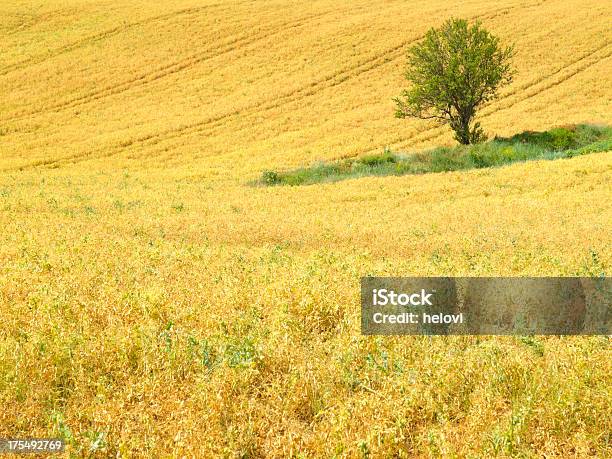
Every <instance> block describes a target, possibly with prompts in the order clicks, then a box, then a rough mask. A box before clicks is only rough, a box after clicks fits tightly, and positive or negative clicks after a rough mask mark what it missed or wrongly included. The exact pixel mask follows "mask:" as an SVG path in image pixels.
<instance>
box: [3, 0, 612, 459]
mask: <svg viewBox="0 0 612 459" xmlns="http://www.w3.org/2000/svg"><path fill="white" fill-rule="evenodd" d="M611 15H612V6H611V5H610V4H609V2H603V1H599V0H591V1H580V2H579V1H576V0H567V1H560V0H549V1H545V0H533V1H528V0H521V1H518V0H517V1H504V2H487V1H484V0H470V1H465V2H457V1H453V2H448V1H439V0H437V1H425V0H420V1H413V2H406V1H395V0H386V1H376V2H375V1H372V0H369V1H367V2H366V1H361V0H353V1H350V2H339V1H328V0H322V1H312V2H301V1H300V2H298V1H292V0H272V1H265V2H264V1H247V0H236V1H220V0H217V1H210V0H180V1H179V0H166V1H164V2H146V1H136V0H105V1H92V0H88V1H85V0H62V1H60V0H48V1H46V2H34V1H31V0H3V1H2V6H1V7H0V18H1V20H0V36H1V40H0V228H1V230H2V231H1V234H0V314H1V316H0V317H1V318H2V320H1V321H0V406H1V409H0V438H2V437H25V436H39V437H47V436H63V437H64V438H65V439H66V440H67V441H68V453H67V455H68V454H69V455H71V456H75V457H81V456H83V457H89V456H95V457H111V456H112V457H133V456H135V457H155V458H157V457H216V456H222V457H304V458H305V457H334V456H337V457H376V458H377V457H489V456H505V457H515V456H516V457H544V456H545V457H586V456H593V457H605V456H608V455H612V438H611V437H610V432H611V431H612V411H611V410H610V400H611V397H612V393H611V392H612V384H611V383H612V381H611V376H610V375H612V368H611V365H610V362H611V359H610V357H611V355H610V352H611V347H610V342H609V339H608V338H606V337H589V338H586V337H581V338H555V337H550V338H541V337H540V338H538V337H536V338H533V339H521V338H514V337H508V338H477V337H433V338H427V337H391V338H382V337H367V338H366V337H362V336H361V335H360V330H359V317H360V316H359V314H360V309H359V308H360V306H359V278H360V277H361V276H364V275H374V274H376V275H398V276H399V275H468V276H474V275H517V276H518V275H545V276H547V275H599V274H601V273H602V272H606V273H609V271H610V266H611V263H612V240H611V238H610V226H611V223H612V206H611V205H610V202H611V201H612V199H611V198H612V196H611V192H610V183H611V179H612V157H611V156H610V153H609V152H605V153H598V154H592V155H586V156H582V157H577V158H573V159H569V160H559V161H548V162H543V161H534V162H528V163H523V164H515V165H512V166H509V167H505V168H500V169H488V170H478V171H470V172H460V173H444V174H428V175H423V176H404V177H386V178H362V179H355V180H347V181H343V182H338V183H335V184H323V185H313V186H306V187H270V188H264V187H250V186H247V183H248V182H249V181H251V180H253V179H255V178H257V177H259V176H260V174H261V172H262V171H263V170H265V169H285V168H291V167H295V166H302V165H308V164H311V163H312V162H314V161H317V160H322V159H335V158H340V157H347V156H355V155H361V154H365V153H368V152H370V153H372V152H381V151H382V149H383V148H384V147H385V146H390V147H391V148H392V149H394V150H398V149H399V150H401V149H420V148H425V147H431V146H435V145H440V144H451V143H452V140H451V135H450V132H449V130H448V129H447V128H440V127H437V126H436V125H432V124H428V123H426V122H419V121H407V120H398V119H395V118H393V103H392V101H391V98H392V97H393V96H395V95H397V94H399V92H400V91H401V89H402V88H403V87H404V80H403V77H402V73H403V68H404V65H405V52H406V50H407V48H408V47H409V46H410V45H411V44H412V43H415V42H416V41H417V40H418V39H420V38H421V37H422V36H423V34H424V33H425V32H426V30H427V29H428V28H430V27H432V26H438V25H440V24H441V23H442V22H443V21H444V20H445V19H447V18H448V17H451V16H455V17H459V16H460V17H465V18H468V19H480V20H481V21H482V22H483V24H484V25H485V26H486V27H487V28H489V29H490V30H491V31H492V32H493V33H495V34H497V35H499V36H500V37H502V38H503V39H504V40H505V41H507V42H514V43H515V44H516V50H517V55H516V58H515V65H516V68H517V75H516V78H515V81H514V82H513V83H512V85H510V86H508V87H507V88H504V89H503V90H502V93H501V97H500V99H499V100H497V101H495V102H493V103H491V104H489V105H488V106H487V107H485V108H484V109H483V111H482V113H481V122H482V124H483V126H484V128H485V129H486V131H487V132H488V133H489V134H490V135H496V134H497V135H510V134H514V133H517V132H521V131H523V130H527V129H531V130H538V129H547V128H550V127H552V126H557V125H562V124H566V123H578V122H592V123H606V124H610V123H611V122H612V109H611V107H612V105H611V102H612V91H611V89H610V88H612V77H611V76H610V75H612V72H611V70H612V60H611V55H612V30H611V29H610V17H611Z"/></svg>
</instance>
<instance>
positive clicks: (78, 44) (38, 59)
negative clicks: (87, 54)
mask: <svg viewBox="0 0 612 459" xmlns="http://www.w3.org/2000/svg"><path fill="white" fill-rule="evenodd" d="M241 3H247V2H241ZM221 5H223V4H222V3H217V4H214V5H205V6H199V7H192V8H185V9H182V10H178V11H174V12H172V13H165V14H161V15H159V16H153V17H150V18H146V19H142V20H140V21H136V22H132V23H129V24H124V25H121V26H117V27H113V28H112V29H109V30H105V31H103V32H99V33H97V34H94V35H90V36H88V37H85V38H82V39H80V40H77V41H75V42H72V43H69V44H67V45H64V46H60V47H59V48H56V49H54V50H51V51H49V52H48V53H47V54H44V55H42V56H33V57H31V58H29V59H26V60H24V61H20V62H16V63H15V64H11V65H7V66H4V67H3V68H1V69H0V77H1V76H5V75H7V74H9V73H11V72H14V71H16V70H21V69H23V68H26V67H29V66H31V65H36V64H40V63H42V62H45V61H47V60H49V59H53V58H55V57H58V56H61V55H62V54H66V53H69V52H71V51H74V50H77V49H79V48H83V47H85V46H88V45H91V44H94V43H97V42H99V41H102V40H104V39H106V38H110V37H113V36H115V35H118V34H120V33H122V32H125V31H127V30H130V29H132V28H134V27H139V26H142V25H146V24H150V23H153V22H157V21H164V20H167V19H172V18H175V17H178V16H183V15H191V14H196V13H199V12H201V11H205V10H208V9H211V8H214V7H216V6H221Z"/></svg>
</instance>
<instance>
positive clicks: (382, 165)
mask: <svg viewBox="0 0 612 459" xmlns="http://www.w3.org/2000/svg"><path fill="white" fill-rule="evenodd" d="M608 150H612V128H610V127H606V126H595V125H585V124H583V125H577V126H569V127H561V128H554V129H551V130H549V131H544V132H533V131H526V132H522V133H520V134H517V135H514V136H512V137H509V138H500V137H496V138H495V139H494V140H491V141H489V142H486V143H480V144H475V145H458V146H456V147H438V148H435V149H433V150H430V151H426V152H423V153H413V154H403V155H402V154H398V153H393V152H391V151H390V150H388V149H385V151H384V152H383V153H381V154H378V155H368V156H363V157H361V158H351V159H345V160H342V161H337V162H333V163H318V164H316V165H314V166H312V167H305V168H300V169H295V170H293V171H287V172H273V171H266V172H264V173H263V174H262V177H261V179H260V180H259V181H258V182H257V184H261V185H308V184H313V183H322V182H332V181H337V180H342V179H346V178H356V177H363V176H369V175H370V176H371V175H404V174H426V173H432V172H446V171H457V170H466V169H480V168H485V167H499V166H503V165H506V164H510V163H514V162H517V161H528V160H534V159H549V160H552V159H560V158H571V157H574V156H578V155H584V154H588V153H596V152H600V151H608ZM270 176H273V177H274V180H270V179H269V177H270Z"/></svg>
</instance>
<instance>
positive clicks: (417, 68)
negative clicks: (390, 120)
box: [393, 19, 514, 145]
mask: <svg viewBox="0 0 612 459" xmlns="http://www.w3.org/2000/svg"><path fill="white" fill-rule="evenodd" d="M513 56H514V48H513V47H512V46H508V47H502V46H501V45H500V43H499V39H498V38H497V37H495V36H493V35H491V34H490V33H489V32H488V31H487V30H485V29H484V28H483V27H482V26H481V24H480V23H479V22H476V23H475V24H473V25H469V24H468V22H467V21H466V20H464V19H450V20H448V21H446V22H445V23H444V25H443V26H442V27H441V28H440V29H430V30H429V31H428V32H427V34H426V35H425V39H424V40H423V41H422V42H421V43H419V44H417V45H415V46H413V47H412V48H411V49H410V50H409V52H408V69H407V70H406V74H405V76H406V79H407V80H408V81H409V82H410V83H411V87H410V88H409V89H407V90H404V91H403V92H402V94H401V95H400V96H399V97H396V98H395V99H393V100H394V101H395V103H396V104H397V107H396V111H395V116H396V117H397V118H406V117H415V118H420V119H435V120H438V121H439V122H441V123H442V124H449V125H450V127H451V128H452V129H453V131H455V139H456V140H457V141H458V142H459V143H462V144H464V145H468V144H470V143H477V142H481V141H483V140H485V139H486V136H485V134H484V131H483V130H482V128H481V127H480V123H475V124H473V125H472V123H473V121H474V117H475V115H476V111H477V109H478V108H479V107H480V106H481V105H482V104H484V103H485V102H487V101H489V100H492V99H494V98H495V97H496V96H497V90H498V89H499V87H500V86H502V85H504V84H507V83H509V82H511V81H512V74H513V73H514V72H513V70H512V69H511V66H510V60H511V58H512V57H513Z"/></svg>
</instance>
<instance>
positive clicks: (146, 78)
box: [2, 12, 329, 121]
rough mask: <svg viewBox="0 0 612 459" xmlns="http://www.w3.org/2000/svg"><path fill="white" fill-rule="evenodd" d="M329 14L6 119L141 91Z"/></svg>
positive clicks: (281, 26) (277, 27) (275, 26)
mask: <svg viewBox="0 0 612 459" xmlns="http://www.w3.org/2000/svg"><path fill="white" fill-rule="evenodd" d="M327 14H329V13H328V12H325V13H318V14H313V15H311V16H307V17H304V18H300V19H297V20H294V21H287V22H284V23H276V24H273V25H270V26H269V27H266V28H265V29H263V30H262V29H259V30H258V32H257V33H254V34H246V35H242V36H240V37H238V38H235V39H233V40H230V41H228V42H226V43H223V44H221V45H219V46H217V47H214V48H208V49H206V50H205V51H201V52H198V53H195V54H192V55H190V56H188V57H186V58H184V59H181V60H179V61H175V62H172V63H170V64H166V65H163V66H161V67H158V68H157V69H155V70H154V71H151V72H147V73H143V74H140V75H138V76H136V77H133V78H131V79H129V80H126V81H124V82H122V83H119V84H116V85H111V86H106V87H104V88H101V89H98V90H96V91H92V92H90V93H89V94H85V95H83V96H79V97H75V98H73V99H70V100H67V101H64V102H61V103H58V104H55V105H52V106H48V107H44V108H42V109H39V110H32V111H29V112H21V113H19V114H16V116H13V115H11V116H9V117H7V118H4V119H2V120H4V121H7V120H11V121H17V120H22V119H25V118H27V117H29V116H32V115H38V114H41V113H49V112H61V111H63V110H66V109H70V108H74V107H78V106H81V105H86V104H88V103H90V102H94V101H96V100H100V99H104V98H106V97H110V96H113V95H116V94H120V93H123V92H126V91H129V90H131V89H135V88H139V87H143V86H146V85H148V84H150V83H152V82H154V81H157V80H160V79H162V78H165V77H168V76H171V75H174V74H176V73H179V72H181V71H183V70H187V69H190V68H192V67H195V66H196V65H198V64H201V63H203V62H206V61H208V60H210V59H213V58H216V57H218V56H222V55H223V54H227V53H230V52H232V51H235V50H237V49H240V48H241V47H242V46H244V45H248V44H251V43H255V42H258V41H262V40H265V39H267V38H270V37H273V36H274V35H277V34H280V33H285V32H287V31H290V30H292V29H296V28H299V27H301V26H303V25H305V24H304V22H307V21H312V20H316V19H318V18H321V17H323V16H326V15H327Z"/></svg>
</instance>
